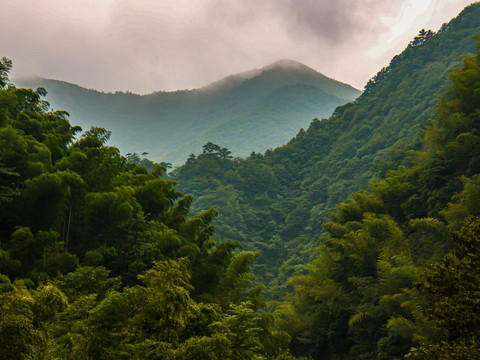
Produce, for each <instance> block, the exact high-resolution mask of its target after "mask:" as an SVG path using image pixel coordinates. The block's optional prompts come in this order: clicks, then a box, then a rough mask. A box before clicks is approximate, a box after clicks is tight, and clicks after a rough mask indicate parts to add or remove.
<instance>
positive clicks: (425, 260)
mask: <svg viewBox="0 0 480 360" xmlns="http://www.w3.org/2000/svg"><path fill="white" fill-rule="evenodd" d="M474 6H476V7H478V4H476V5H474ZM423 35H424V36H423V37H422V39H423V40H422V39H420V40H418V39H416V40H415V41H414V43H412V44H411V47H417V46H418V47H421V46H424V44H426V43H428V41H429V38H431V37H432V36H433V35H432V34H428V33H424V34H423ZM422 43H423V45H422ZM479 57H480V46H479V48H478V52H477V55H476V56H475V57H472V56H467V57H466V58H465V59H464V60H463V62H462V66H461V67H460V68H459V69H456V70H454V72H453V75H452V76H451V78H452V83H451V85H450V86H449V87H448V88H447V92H446V94H445V96H444V97H443V98H442V100H441V102H440V105H439V106H438V111H437V119H436V120H434V121H432V125H431V126H430V127H429V128H427V130H426V131H425V133H424V143H425V144H426V146H425V151H423V152H417V153H416V154H415V157H414V159H413V166H411V167H405V166H400V167H399V168H398V169H397V170H394V171H388V172H387V173H386V177H385V178H384V179H377V180H374V181H373V182H372V183H371V187H372V193H366V192H357V193H354V194H353V195H352V196H351V198H350V199H348V200H347V201H345V202H344V203H342V204H340V205H338V206H337V208H336V211H335V212H333V213H331V215H330V218H331V221H330V222H327V223H326V224H324V226H325V229H326V230H327V232H328V233H329V236H323V237H321V238H320V240H319V242H320V245H319V247H318V249H317V255H316V258H315V259H314V261H313V262H311V264H310V265H308V267H307V271H308V272H307V273H306V274H305V275H297V276H294V277H293V278H292V279H291V280H290V284H291V285H292V286H293V288H294V294H291V295H289V296H288V297H287V302H285V303H283V304H281V305H280V306H278V307H277V310H276V311H277V313H279V314H280V315H281V317H282V318H283V319H284V320H283V324H282V325H283V327H284V329H286V330H287V331H288V332H289V334H290V335H291V336H292V342H291V344H290V348H291V349H292V351H293V353H294V354H299V355H306V354H309V355H312V356H314V357H316V358H319V359H323V358H325V359H327V358H347V359H350V358H352V359H353V358H354V359H372V358H376V359H400V358H403V357H404V356H405V355H406V354H407V353H408V352H409V350H410V349H412V350H411V351H410V354H409V355H408V358H413V359H436V358H438V359H456V358H462V359H463V358H476V357H477V356H478V353H479V345H478V341H479V340H478V339H479V338H480V336H479V333H478V330H479V324H478V316H477V315H476V314H477V313H478V310H479V309H478V297H479V294H478V284H479V283H480V280H479V279H478V269H479V268H480V266H479V264H478V258H479V256H478V249H479V248H480V246H479V244H477V242H478V239H479V233H480V222H479V221H478V219H477V220H467V224H466V225H465V226H464V227H463V228H462V231H461V232H460V233H456V232H454V233H452V234H451V235H450V234H449V230H457V229H458V226H459V223H460V222H462V221H463V220H464V219H465V218H466V217H468V216H470V215H477V211H478V206H477V205H478V202H477V198H478V174H479V172H480V169H478V168H474V167H471V166H470V164H472V160H473V159H475V158H476V156H477V154H476V151H477V149H476V147H475V144H476V138H475V137H476V134H477V133H478V129H477V127H478V119H477V117H478V112H479V106H480V103H478V102H476V100H475V98H474V97H475V95H473V94H475V93H476V92H477V90H478V84H479V82H478V80H476V79H477V78H478V73H479V71H480V62H477V60H472V59H478V58H479ZM392 71H393V70H392ZM382 76H384V78H382V79H380V78H379V79H377V80H376V82H375V83H374V84H370V86H371V88H370V91H371V92H372V93H374V92H376V91H378V90H379V88H377V86H381V83H382V82H383V81H386V80H385V79H386V78H388V76H390V75H389V74H388V73H385V74H383V75H382ZM472 79H473V80H472ZM471 80H472V81H471ZM377 82H378V84H377ZM362 96H364V95H362ZM472 96H473V97H472ZM472 103H473V105H472ZM426 216H430V217H426ZM442 216H443V218H444V219H446V220H447V223H444V222H443V221H442ZM454 245H455V249H454V250H452V251H451V252H450V253H449V254H447V255H446V256H445V257H444V259H443V262H442V263H441V264H437V263H438V261H439V260H440V259H441V258H442V257H443V256H444V255H445V253H447V252H448V251H449V250H450V249H451V248H452V247H453V246H454ZM420 274H422V276H421V277H420ZM419 281H421V283H420V286H417V285H416V284H418V283H419Z"/></svg>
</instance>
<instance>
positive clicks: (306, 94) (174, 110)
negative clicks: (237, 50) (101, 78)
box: [17, 60, 360, 165]
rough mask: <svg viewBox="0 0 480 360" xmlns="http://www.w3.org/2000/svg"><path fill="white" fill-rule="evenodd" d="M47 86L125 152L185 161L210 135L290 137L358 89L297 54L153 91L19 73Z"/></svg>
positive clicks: (233, 141)
mask: <svg viewBox="0 0 480 360" xmlns="http://www.w3.org/2000/svg"><path fill="white" fill-rule="evenodd" d="M17 83H18V84H20V85H22V86H26V87H38V86H41V87H44V88H45V89H46V90H47V91H48V95H47V100H48V101H49V102H50V103H51V104H52V106H53V107H54V108H56V109H69V112H70V114H71V115H72V118H74V119H75V121H76V124H78V125H80V126H82V127H84V128H89V127H90V126H101V127H105V128H107V129H109V130H110V131H112V132H113V133H112V138H111V139H110V141H109V144H110V145H113V146H116V147H118V148H119V149H121V151H122V153H129V152H130V153H134V152H136V153H143V152H148V153H149V157H150V158H152V159H156V160H159V161H160V160H161V161H165V162H170V163H173V164H175V165H180V164H183V163H184V162H185V160H186V158H187V157H188V155H189V154H191V153H192V152H198V151H200V150H201V149H202V145H204V144H205V143H206V142H207V141H215V142H221V143H225V144H227V143H228V147H229V148H230V149H231V150H232V151H233V152H234V154H235V155H236V156H243V157H245V156H247V155H249V154H250V152H251V151H257V152H258V151H260V152H263V151H265V150H267V149H268V148H273V147H277V146H280V145H282V144H284V143H286V142H287V141H288V140H289V139H290V138H291V137H292V136H294V135H295V134H296V132H297V131H298V129H300V128H302V127H306V126H308V124H309V122H310V120H311V119H312V118H313V117H317V116H329V115H330V114H331V113H332V112H333V110H334V109H335V107H337V106H338V105H342V104H345V103H347V102H348V101H351V100H353V99H355V98H356V97H357V96H358V95H360V91H358V90H356V89H354V88H352V87H351V86H349V85H346V84H343V83H340V82H338V81H335V80H333V79H330V78H328V77H326V76H324V75H322V74H320V73H319V72H317V71H315V70H313V69H311V68H309V67H307V66H305V65H303V64H300V63H297V62H294V61H287V60H283V61H278V62H276V63H273V64H271V65H269V66H266V67H264V68H262V69H256V70H252V71H250V72H247V73H242V74H237V75H232V76H229V77H227V78H224V79H222V80H220V81H217V82H216V83H213V84H211V85H209V86H206V87H203V88H200V89H194V90H181V91H175V92H155V93H153V94H149V95H137V94H132V93H128V92H127V93H122V92H116V93H102V92H98V91H95V90H90V89H84V88H82V87H79V86H77V85H74V84H69V83H66V82H62V81H57V80H46V79H35V80H33V81H32V80H28V79H24V80H18V81H17Z"/></svg>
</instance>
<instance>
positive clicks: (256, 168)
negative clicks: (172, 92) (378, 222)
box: [174, 4, 480, 299]
mask: <svg viewBox="0 0 480 360" xmlns="http://www.w3.org/2000/svg"><path fill="white" fill-rule="evenodd" d="M479 19H480V6H479V5H478V4H477V5H473V6H471V7H469V8H467V9H466V10H465V11H464V12H462V13H461V14H460V15H459V16H458V17H457V18H455V19H453V20H452V21H451V22H450V23H449V24H446V25H444V26H443V27H442V28H441V29H440V30H439V31H438V32H437V33H432V32H427V31H421V32H420V34H419V35H418V37H416V38H415V39H414V40H413V41H412V42H411V43H410V45H409V46H408V47H407V48H406V49H405V50H404V51H403V52H402V53H401V54H400V55H398V56H395V57H394V58H393V59H392V61H391V63H390V65H389V66H388V67H387V68H385V69H382V70H381V71H380V72H379V73H378V74H377V75H376V76H375V77H374V78H373V79H372V80H371V81H370V82H369V83H368V84H367V86H366V88H365V92H364V93H363V94H362V95H361V96H360V97H359V98H357V99H356V100H355V101H354V102H351V103H349V104H347V105H344V106H340V107H338V108H337V109H336V110H335V112H334V114H333V115H332V116H331V117H330V118H329V119H324V120H321V121H320V120H314V121H313V122H312V123H311V124H310V127H309V128H308V129H307V130H306V131H300V132H299V133H298V134H297V136H296V137H295V138H294V139H292V140H291V141H290V142H289V143H288V144H287V145H285V146H282V147H280V148H277V149H275V150H273V151H267V152H266V153H265V154H264V155H261V154H252V156H250V157H249V158H247V159H245V160H241V159H232V160H225V159H222V158H221V157H219V156H213V157H212V156H205V155H199V156H198V157H197V158H196V161H189V162H188V163H187V164H186V165H185V166H182V167H180V168H178V169H177V170H176V171H175V172H174V179H176V180H178V181H179V188H180V190H181V191H183V192H185V193H188V194H190V193H191V194H193V195H194V196H195V201H194V203H193V205H192V206H193V209H195V210H196V211H199V210H202V209H206V208H208V207H209V206H212V205H215V206H216V208H217V209H218V210H219V213H220V215H219V217H218V218H217V219H216V222H215V225H216V234H217V235H219V238H224V237H229V238H231V239H235V240H239V241H240V242H241V243H242V245H243V246H244V248H245V249H249V250H253V249H258V250H260V251H261V252H262V254H263V256H262V257H260V258H259V261H258V263H257V268H256V269H255V271H254V272H255V273H256V274H257V275H258V276H259V278H260V279H261V281H262V282H263V283H265V284H267V287H268V290H267V291H268V294H269V296H270V297H273V298H277V299H280V298H281V296H282V295H283V294H284V292H285V283H286V281H287V279H288V278H289V277H290V276H291V275H292V274H294V273H295V272H298V271H302V270H303V269H304V265H305V264H306V263H308V262H309V261H310V260H311V256H312V253H311V252H310V249H311V248H312V247H314V246H315V242H316V240H317V239H318V236H319V234H321V233H322V232H324V229H323V226H322V224H323V223H324V222H325V221H328V213H329V211H332V210H334V209H335V206H336V204H338V203H339V202H341V201H343V200H345V199H346V198H347V197H348V196H349V195H350V194H351V193H352V192H354V191H357V190H360V189H368V186H369V182H370V180H371V179H372V178H374V177H379V178H382V177H384V176H385V174H386V171H387V170H388V169H395V168H396V167H397V166H399V165H406V166H409V165H411V164H412V157H410V156H408V155H407V154H410V153H411V151H412V150H413V151H418V150H420V149H421V147H422V142H421V139H422V132H421V129H422V128H424V127H425V126H427V125H428V124H429V119H430V118H432V117H434V116H435V112H436V104H437V102H438V95H439V94H441V93H443V92H444V89H445V87H446V85H447V84H448V81H449V80H448V78H447V74H448V73H449V72H450V71H451V70H452V69H453V68H454V67H455V66H459V65H460V62H461V57H460V56H462V57H463V56H464V55H466V54H468V53H474V51H475V41H474V40H473V39H472V36H473V35H476V34H480V21H479ZM220 145H222V146H226V145H227V144H223V143H221V144H220ZM191 160H193V158H192V159H191ZM439 196H440V195H439ZM445 196H450V193H448V195H445ZM447 200H448V198H447ZM412 201H413V200H412ZM418 201H423V200H421V199H418ZM439 206H440V205H436V204H433V203H432V205H431V206H430V207H429V209H428V213H426V214H424V216H433V215H436V212H438V210H439V209H440V207H439ZM418 215H419V216H420V214H418Z"/></svg>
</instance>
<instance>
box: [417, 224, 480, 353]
mask: <svg viewBox="0 0 480 360" xmlns="http://www.w3.org/2000/svg"><path fill="white" fill-rule="evenodd" d="M454 237H455V240H456V246H455V249H454V250H452V251H451V252H450V253H449V254H447V255H446V256H445V257H444V259H443V261H442V263H440V264H437V265H432V266H430V267H428V268H427V269H426V270H425V272H424V273H423V276H422V283H421V290H422V291H423V292H424V293H425V294H426V296H427V298H428V299H429V301H430V304H431V308H430V309H429V315H430V317H431V319H432V320H433V323H434V325H435V329H436V337H435V341H432V340H430V341H426V342H424V345H423V346H422V347H419V348H416V349H414V350H412V352H411V353H410V354H409V356H408V358H409V359H455V358H456V359H467V358H471V359H473V358H476V357H478V356H479V355H480V343H479V339H480V321H479V318H478V298H479V296H480V286H479V284H480V271H479V269H480V264H479V259H480V256H479V249H480V220H479V219H478V218H477V219H468V220H467V221H466V222H465V224H464V226H463V227H462V230H461V231H460V233H455V235H454Z"/></svg>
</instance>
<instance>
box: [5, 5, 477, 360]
mask: <svg viewBox="0 0 480 360" xmlns="http://www.w3.org/2000/svg"><path fill="white" fill-rule="evenodd" d="M479 12H480V4H474V5H471V6H470V7H468V8H466V10H464V12H463V13H462V14H460V15H459V17H457V18H456V19H454V20H452V22H451V23H449V24H448V25H445V26H444V27H442V29H441V31H439V32H438V33H433V32H426V31H421V32H420V34H419V36H418V37H416V38H415V39H414V40H413V41H412V42H411V43H410V45H409V46H408V48H407V49H406V50H405V51H404V52H403V53H402V54H400V55H399V56H398V57H396V58H394V59H393V60H392V63H391V64H390V66H389V67H388V68H386V69H382V70H381V71H380V72H379V73H378V74H377V75H376V76H375V77H374V78H373V79H372V80H371V81H370V82H369V83H368V84H367V86H366V88H365V91H364V93H363V95H362V96H361V97H360V98H359V99H358V100H356V101H355V102H353V103H351V104H348V105H345V106H343V107H340V108H337V110H336V111H335V112H334V114H333V115H332V117H331V118H330V119H326V120H323V121H319V120H314V121H313V122H312V124H311V126H310V128H309V129H308V130H307V131H301V132H300V133H299V134H298V135H297V136H296V138H295V139H293V140H292V141H291V142H290V143H289V144H287V145H285V146H284V147H281V148H279V149H277V150H274V151H269V152H267V153H265V154H264V155H263V154H257V153H253V154H252V155H251V156H250V157H249V158H247V159H245V160H242V159H233V158H232V155H231V153H230V151H229V150H228V149H227V148H225V147H221V146H219V145H216V144H214V143H207V144H206V145H205V146H204V151H203V153H202V154H200V155H198V156H196V155H193V154H192V156H190V158H189V159H188V160H187V163H186V164H185V165H184V166H183V167H180V168H177V169H176V170H175V171H174V172H173V176H174V177H175V179H177V180H178V181H179V184H178V185H177V182H176V181H174V180H172V178H171V177H170V176H168V175H167V167H168V165H169V164H165V163H164V164H157V163H154V162H151V161H149V160H148V159H140V157H139V156H137V155H136V154H129V156H128V157H123V156H122V155H121V154H120V152H119V150H118V149H116V148H114V147H111V146H107V141H108V139H109V136H110V132H109V131H108V130H105V129H103V128H98V127H92V128H91V129H89V130H87V131H84V132H82V129H80V128H79V127H78V126H72V125H71V124H70V122H69V120H68V113H67V112H66V111H54V110H52V109H51V108H50V106H49V104H48V103H47V102H46V101H44V100H43V97H44V96H45V95H46V91H45V89H43V88H38V89H36V90H32V89H25V88H18V87H16V86H14V85H13V84H12V83H11V82H10V81H9V78H8V75H9V72H10V70H11V68H12V63H11V61H10V60H8V59H7V58H2V59H1V60H0V224H1V226H0V359H84V360H87V359H152V360H153V359H199V360H200V359H202V360H203V359H278V360H280V359H284V360H287V359H294V358H299V357H303V358H305V359H309V358H311V359H401V358H407V359H476V358H480V340H479V339H480V318H479V316H478V314H479V311H480V305H479V301H478V299H479V298H480V219H479V218H478V217H479V216H480V38H477V39H476V40H472V38H471V35H472V32H475V31H477V33H478V26H480V24H477V22H478V19H480V16H478V15H479V14H478V13H479ZM472 29H473V30H472ZM475 29H477V30H475ZM459 44H463V45H459ZM448 46H452V47H453V48H455V49H458V46H464V47H463V50H464V52H467V53H468V52H470V53H471V54H470V55H466V54H463V56H462V59H457V58H456V53H455V51H453V50H452V52H450V48H449V47H448ZM470 49H471V51H470ZM434 50H436V52H435V51H434ZM422 54H423V55H424V56H423V57H422V56H420V55H422ZM430 54H433V55H431V56H432V58H430ZM434 60H435V61H434ZM440 61H445V63H444V65H443V67H441V69H442V71H440V70H439V69H440V67H439V66H440V65H439V64H437V62H440ZM409 66H411V67H409ZM430 67H433V69H435V70H433V69H430V70H429V71H430V75H431V76H432V79H431V81H427V82H424V81H426V79H427V78H428V77H427V73H428V71H427V70H425V69H429V68H430ZM447 73H448V76H447V75H446V74H447ZM407 74H410V75H409V76H407ZM434 74H435V76H433V75H434ZM439 76H444V78H442V79H441V80H440V79H439ZM422 85H423V86H422ZM406 88H407V89H409V90H408V91H405V90H403V92H402V89H406ZM412 89H414V90H415V91H412ZM439 89H444V90H441V92H442V94H440V93H439ZM392 93H393V95H392V96H394V97H390V96H391V94H392ZM400 95H403V97H402V96H400ZM438 95H440V96H439V97H437V96H438ZM413 99H415V102H411V103H408V101H413ZM393 101H397V103H396V104H395V105H392V102H393ZM404 102H407V104H404ZM434 104H436V105H434ZM392 106H394V107H395V108H397V111H393V110H391V107H392ZM403 106H404V108H403ZM406 109H408V110H409V111H407V110H406ZM387 110H388V111H387ZM382 112H385V113H384V114H383V116H382ZM372 114H376V115H375V116H373V117H371V116H372ZM422 114H423V115H422ZM424 115H428V116H431V121H429V122H426V121H425V122H423V121H424V117H423V116H424ZM357 126H360V128H357ZM363 127H366V129H364V132H363V134H364V136H363V137H362V135H361V134H362V132H361V129H362V128H363ZM420 130H422V131H420ZM402 131H403V133H402ZM377 132H378V133H377ZM395 134H396V136H394V135H395ZM377 135H378V136H377ZM387 135H388V136H387ZM377 137H379V139H380V140H378V139H377ZM382 141H383V143H382ZM341 144H343V146H341ZM375 144H376V145H375ZM374 145H375V146H374ZM314 148H315V151H313V149H314ZM368 149H369V150H368ZM360 154H364V155H363V156H362V157H360ZM335 156H337V157H338V158H335ZM348 159H350V160H348ZM337 160H338V162H335V161H337ZM141 164H143V165H147V167H145V166H142V165H141ZM372 164H374V165H375V166H374V167H373V168H372V167H371V166H372ZM336 167H337V175H335V176H334V175H332V174H335V168H336ZM147 168H148V169H147ZM207 169H208V171H207ZM342 171H346V172H347V173H345V174H343V173H342ZM280 174H281V175H280ZM374 175H376V177H375V178H373V180H372V177H374ZM327 179H330V180H328V181H330V182H328V181H327ZM342 179H344V180H345V181H344V182H343V183H342V182H341V180H342ZM337 180H338V181H339V182H340V185H338V186H339V188H338V189H337V190H336V191H334V184H336V182H335V181H337ZM349 181H352V182H353V183H355V184H356V186H357V190H358V189H360V190H358V191H356V192H353V194H352V195H351V196H350V197H348V199H347V195H345V196H344V197H343V198H342V196H343V195H344V194H345V193H344V192H346V191H350V189H352V187H351V186H353V184H350V183H349ZM367 184H369V188H368V189H366V188H367ZM327 185H328V186H327ZM362 188H363V189H362ZM185 189H187V190H185ZM330 190H332V192H333V193H332V194H329V193H328V192H329V191H330ZM190 192H192V193H198V194H200V196H198V199H197V200H196V201H197V202H199V203H200V205H194V204H195V200H194V196H192V195H190V194H187V193H190ZM185 194H187V195H185ZM338 199H341V200H344V199H347V200H345V201H343V202H340V201H337V200H338ZM209 201H210V207H208V208H206V209H205V210H203V211H191V208H192V207H193V206H199V207H201V206H204V205H207V204H208V203H209ZM308 201H310V202H308ZM336 201H337V202H336ZM222 202H223V203H222ZM283 202H284V203H283ZM335 202H336V205H335ZM220 204H223V206H220ZM312 204H315V206H314V207H316V209H315V210H312V209H313V208H312ZM212 205H217V208H218V209H219V210H220V214H218V211H217V209H216V208H214V207H211V206H212ZM330 209H332V211H330V212H329V213H328V215H327V211H328V210H330ZM222 217H223V218H222ZM314 217H315V218H316V219H315V221H311V219H313V218H314ZM327 217H328V219H327ZM215 218H217V219H218V222H217V224H218V226H217V229H218V233H217V235H216V236H215V231H216V229H215V226H214V225H213V224H214V221H215ZM321 222H323V223H321ZM320 223H321V224H320ZM236 226H238V227H236ZM250 226H251V227H250ZM322 229H323V230H322ZM253 231H256V232H258V234H257V235H256V236H255V237H251V238H249V237H250V235H251V234H252V233H253ZM235 234H242V236H244V237H245V238H240V239H239V238H238V237H236V236H235ZM313 234H316V235H317V239H316V240H318V242H316V247H315V250H314V251H312V252H308V249H310V248H311V247H313V244H314V243H313V241H312V239H311V236H313ZM318 237H320V238H319V239H318ZM265 239H267V240H268V241H266V240H265ZM242 245H244V247H245V249H244V250H242ZM256 249H261V252H260V251H258V250H256ZM262 259H263V260H262ZM309 259H310V261H308V260H309ZM279 261H282V262H284V263H283V264H282V265H281V268H280V270H279V274H275V273H273V270H272V269H273V268H274V267H275V266H276V265H278V264H279ZM256 263H257V264H259V265H255V264H256ZM280 264H281V262H280ZM289 266H290V267H291V269H288V267H289ZM282 268H283V269H282ZM252 269H255V273H257V274H259V279H257V280H256V279H255V275H254V273H253V272H252ZM290 274H293V276H292V277H290V279H286V278H282V276H283V277H288V276H289V275H290ZM279 275H280V276H279ZM258 280H261V281H258ZM265 280H266V281H265ZM261 282H265V283H267V285H268V286H269V288H267V289H265V286H263V285H261ZM286 290H290V291H286ZM286 292H287V295H286V296H285V297H283V295H284V294H285V293H286ZM263 293H267V294H268V296H269V298H275V299H276V301H270V302H268V303H266V302H265V300H264V296H263Z"/></svg>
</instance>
